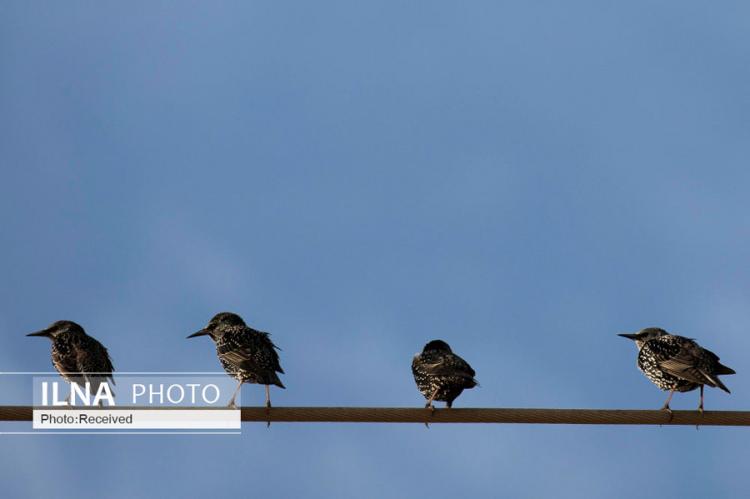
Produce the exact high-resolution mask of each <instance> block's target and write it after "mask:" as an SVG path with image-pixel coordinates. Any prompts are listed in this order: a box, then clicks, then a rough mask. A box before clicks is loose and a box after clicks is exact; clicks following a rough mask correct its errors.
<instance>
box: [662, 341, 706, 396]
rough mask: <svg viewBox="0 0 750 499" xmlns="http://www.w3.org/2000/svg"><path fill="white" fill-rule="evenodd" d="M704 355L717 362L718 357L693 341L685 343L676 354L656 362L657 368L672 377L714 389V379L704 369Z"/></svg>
mask: <svg viewBox="0 0 750 499" xmlns="http://www.w3.org/2000/svg"><path fill="white" fill-rule="evenodd" d="M706 353H708V354H710V355H709V356H708V357H709V359H710V357H711V356H713V357H714V358H715V359H716V361H718V357H716V355H715V354H713V353H712V352H709V351H708V350H705V349H703V348H701V347H700V346H698V344H697V343H695V342H694V341H687V342H685V343H684V344H682V345H681V347H680V348H679V350H678V351H677V353H675V354H674V355H672V356H670V357H669V358H666V359H663V360H660V361H658V364H659V367H661V368H662V369H663V370H664V371H666V372H667V373H669V374H671V375H673V376H677V377H678V378H681V379H684V380H687V381H691V382H693V383H698V384H701V385H709V386H714V387H715V386H717V382H716V379H715V378H714V377H713V376H712V375H711V374H710V373H708V372H706V369H705V367H706V366H707V356H706ZM709 361H710V360H709Z"/></svg>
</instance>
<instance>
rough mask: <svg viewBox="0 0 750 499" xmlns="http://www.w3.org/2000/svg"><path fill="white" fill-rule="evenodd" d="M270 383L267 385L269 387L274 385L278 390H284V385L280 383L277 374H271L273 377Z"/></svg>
mask: <svg viewBox="0 0 750 499" xmlns="http://www.w3.org/2000/svg"><path fill="white" fill-rule="evenodd" d="M270 381H271V382H270V383H269V384H270V385H276V386H278V387H279V388H283V389H285V390H286V387H285V386H284V383H282V382H281V380H280V379H279V375H278V374H276V373H273V376H272V377H271V379H270Z"/></svg>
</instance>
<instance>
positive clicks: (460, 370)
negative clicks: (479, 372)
mask: <svg viewBox="0 0 750 499" xmlns="http://www.w3.org/2000/svg"><path fill="white" fill-rule="evenodd" d="M411 372H412V373H413V374H414V381H416V382H417V388H418V389H419V391H420V392H421V393H422V395H424V398H425V399H427V403H426V404H425V407H426V408H430V409H432V410H435V408H434V406H433V405H432V402H433V401H434V400H441V401H444V402H445V403H446V406H447V407H449V408H450V407H451V406H452V405H453V401H454V400H455V399H456V397H458V396H459V395H461V392H462V391H464V389H467V388H474V387H475V386H477V385H478V383H477V380H475V379H474V374H475V373H474V369H472V368H471V366H470V365H469V363H468V362H466V361H465V360H464V359H462V358H461V357H459V356H458V355H456V354H455V353H453V352H452V351H451V347H449V346H448V344H447V343H446V342H444V341H442V340H432V341H431V342H429V343H427V344H426V345H425V346H424V348H423V349H422V353H420V354H417V355H415V356H414V359H413V360H412V362H411Z"/></svg>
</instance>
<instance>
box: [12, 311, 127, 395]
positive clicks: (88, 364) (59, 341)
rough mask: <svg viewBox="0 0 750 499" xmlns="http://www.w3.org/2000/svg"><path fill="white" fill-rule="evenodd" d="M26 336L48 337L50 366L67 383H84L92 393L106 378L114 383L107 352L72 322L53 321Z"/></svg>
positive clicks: (94, 392)
mask: <svg viewBox="0 0 750 499" xmlns="http://www.w3.org/2000/svg"><path fill="white" fill-rule="evenodd" d="M26 336H44V337H46V338H49V339H50V340H52V365H53V366H55V369H56V370H57V372H58V373H60V376H62V378H63V379H64V380H65V381H67V382H68V383H71V382H75V383H77V384H79V385H85V383H86V382H88V383H89V391H90V392H91V393H92V394H96V393H97V392H98V391H99V386H100V385H101V384H102V383H107V380H109V381H111V382H112V384H113V385H114V384H115V380H114V377H113V376H112V372H114V370H115V368H114V366H113V365H112V359H111V358H110V357H109V352H108V351H107V349H106V348H105V347H104V345H102V344H101V343H99V342H98V341H97V340H96V339H94V338H92V337H91V336H89V335H88V334H86V331H84V330H83V328H82V327H81V326H80V325H78V324H76V323H75V322H73V321H64V320H63V321H57V322H54V323H52V324H51V325H50V326H48V327H46V328H44V329H42V330H40V331H36V332H34V333H29V334H27V335H26ZM68 400H70V395H68ZM100 405H101V401H100Z"/></svg>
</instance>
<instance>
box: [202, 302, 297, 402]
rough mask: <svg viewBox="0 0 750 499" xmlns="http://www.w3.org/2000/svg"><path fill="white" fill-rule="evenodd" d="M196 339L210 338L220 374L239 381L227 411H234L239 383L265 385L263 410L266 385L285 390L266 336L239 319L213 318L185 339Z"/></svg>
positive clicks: (273, 347) (229, 315)
mask: <svg viewBox="0 0 750 499" xmlns="http://www.w3.org/2000/svg"><path fill="white" fill-rule="evenodd" d="M196 336H210V337H211V339H212V340H213V341H214V343H215V344H216V355H218V356H219V362H221V365H222V366H223V367H224V370H225V371H226V372H227V373H228V374H229V375H230V376H232V377H233V378H234V379H236V380H237V381H239V384H238V385H237V389H236V390H235V391H234V394H233V395H232V399H231V400H230V401H229V407H232V408H236V407H237V405H236V404H235V399H236V398H237V394H238V393H239V391H240V388H242V383H257V384H260V385H266V407H267V408H268V407H271V393H270V389H269V387H270V385H276V386H278V387H279V388H286V387H285V386H284V384H283V383H282V382H281V380H280V379H279V376H278V375H277V374H276V373H283V372H284V370H283V369H282V368H281V365H279V354H278V353H277V352H276V350H278V347H277V346H276V345H274V344H273V342H272V341H271V338H270V336H269V334H268V333H264V332H263V331H257V330H255V329H253V328H251V327H249V326H247V325H246V324H245V321H243V320H242V318H241V317H240V316H239V315H237V314H233V313H231V312H221V313H219V314H216V315H215V316H214V317H213V318H212V319H211V320H210V321H209V323H208V325H207V326H206V327H205V328H203V329H201V330H200V331H198V332H196V333H193V334H191V335H190V336H188V338H195V337H196Z"/></svg>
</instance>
